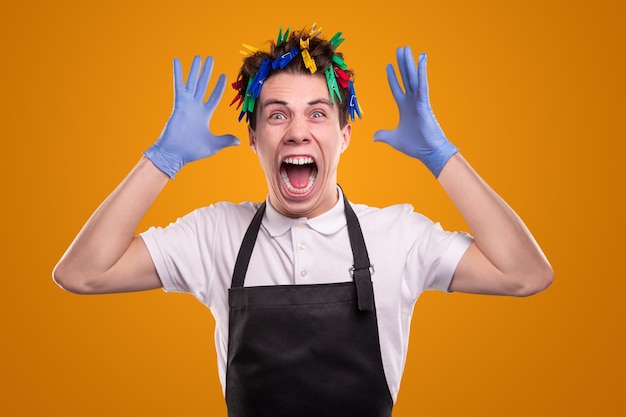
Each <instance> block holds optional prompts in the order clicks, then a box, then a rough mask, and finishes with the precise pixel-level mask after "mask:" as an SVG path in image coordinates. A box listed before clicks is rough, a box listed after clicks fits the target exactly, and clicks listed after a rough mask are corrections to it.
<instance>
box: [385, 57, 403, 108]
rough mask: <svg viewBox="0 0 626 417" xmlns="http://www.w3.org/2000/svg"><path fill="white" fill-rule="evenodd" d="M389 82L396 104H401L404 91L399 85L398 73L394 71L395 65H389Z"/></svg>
mask: <svg viewBox="0 0 626 417" xmlns="http://www.w3.org/2000/svg"><path fill="white" fill-rule="evenodd" d="M387 81H388V82H389V87H390V88H391V94H393V98H394V99H395V100H396V103H399V102H400V100H401V99H402V96H403V95H404V91H402V88H401V87H400V84H399V83H398V76H397V75H396V71H395V70H394V69H393V65H391V64H388V65H387Z"/></svg>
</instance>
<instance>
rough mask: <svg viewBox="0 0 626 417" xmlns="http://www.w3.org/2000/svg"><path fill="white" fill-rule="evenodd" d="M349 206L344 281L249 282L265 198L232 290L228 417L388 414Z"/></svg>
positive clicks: (362, 257)
mask: <svg viewBox="0 0 626 417" xmlns="http://www.w3.org/2000/svg"><path fill="white" fill-rule="evenodd" d="M344 205H345V214H346V221H347V226H348V233H349V236H350V245H351V246H352V253H353V256H354V265H353V266H352V267H351V268H349V271H350V272H351V273H352V277H353V280H352V281H348V282H342V283H332V284H314V285H275V286H259V287H244V286H243V284H244V280H245V276H246V271H247V269H248V264H249V261H250V256H251V255H252V250H253V248H254V244H255V242H256V237H257V234H258V232H259V229H260V227H261V220H262V219H263V214H264V213H265V203H263V205H261V207H260V208H259V210H258V211H257V213H256V214H255V216H254V218H253V219H252V222H251V223H250V226H249V227H248V230H247V231H246V234H245V236H244V239H243V242H242V244H241V248H240V250H239V254H238V256H237V261H236V263H235V269H234V272H233V279H232V285H231V289H230V290H229V305H230V315H229V318H230V322H229V337H228V362H227V370H226V404H227V406H228V415H229V417H252V416H254V417H261V416H267V417H280V416H289V417H308V416H311V417H327V416H328V417H331V416H336V417H349V416H354V417H357V416H358V417H369V416H371V417H383V416H387V417H388V416H391V409H392V407H393V400H392V398H391V394H390V393H389V387H388V385H387V380H386V378H385V374H384V370H383V363H382V358H381V353H380V343H379V338H378V324H377V320H376V310H375V306H374V291H373V287H372V280H371V265H370V262H369V257H368V254H367V248H366V246H365V241H364V239H363V234H362V232H361V227H360V225H359V221H358V219H357V217H356V215H355V213H354V211H353V210H352V207H351V206H350V204H349V203H348V201H347V199H346V198H345V196H344ZM319 262H324V260H323V259H320V260H319ZM337 273H338V274H347V273H348V266H346V271H337Z"/></svg>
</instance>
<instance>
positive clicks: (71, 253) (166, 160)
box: [53, 57, 239, 294]
mask: <svg viewBox="0 0 626 417" xmlns="http://www.w3.org/2000/svg"><path fill="white" fill-rule="evenodd" d="M201 65H202V60H201V59H200V57H195V58H194V60H193V64H192V66H191V70H190V72H189V76H188V78H187V82H186V84H184V83H183V79H182V68H181V64H180V61H179V60H178V59H175V60H174V95H175V98H174V108H173V111H172V114H171V115H170V118H169V120H168V121H167V123H166V125H165V128H164V129H163V131H162V133H161V136H160V137H159V138H158V140H157V141H156V142H155V143H154V145H152V146H151V147H150V148H149V149H148V150H147V151H146V152H145V153H144V155H145V156H144V157H143V158H142V159H141V160H140V161H139V163H138V164H137V165H136V166H135V167H134V169H133V170H132V171H131V172H130V173H129V174H128V176H127V177H126V178H125V179H124V181H122V183H121V184H120V185H119V186H118V187H117V188H116V189H115V190H114V191H113V192H112V193H111V195H109V196H108V197H107V199H106V200H105V201H104V202H103V203H102V204H101V205H100V206H99V207H98V208H97V209H96V211H95V212H94V213H93V215H92V216H91V217H90V219H89V220H88V221H87V223H86V224H85V225H84V226H83V228H82V230H81V231H80V232H79V233H78V235H77V236H76V238H75V239H74V241H73V242H72V244H71V245H70V247H69V248H68V250H67V251H66V253H65V254H64V255H63V257H62V258H61V260H60V261H59V263H58V264H57V265H56V267H55V268H54V271H53V278H54V280H55V281H56V282H57V284H59V285H60V286H61V287H62V288H64V289H66V290H68V291H71V292H76V293H81V294H93V293H112V292H128V291H141V290H148V289H154V288H159V287H160V286H161V282H160V280H159V277H158V275H157V273H156V270H155V268H154V265H153V264H152V260H151V258H150V255H149V254H148V251H147V249H146V247H145V245H144V243H143V240H142V239H141V238H140V237H138V236H135V231H136V229H137V226H138V225H139V222H140V221H141V219H142V218H143V216H144V215H145V213H146V212H147V210H148V209H149V208H150V206H151V205H152V203H153V202H154V200H155V199H156V198H157V196H158V195H159V194H160V193H161V191H162V190H163V188H164V187H165V185H166V184H167V182H168V180H169V179H170V178H174V176H175V175H176V173H177V172H178V170H180V168H182V167H183V165H185V164H186V163H189V162H192V161H196V160H199V159H202V158H206V157H209V156H211V155H213V154H214V153H216V152H217V151H219V150H220V149H223V148H225V147H227V146H231V145H236V144H238V143H239V141H238V140H237V138H235V137H234V136H232V135H223V136H215V135H213V134H212V133H211V132H210V131H209V122H210V119H211V116H212V114H213V111H214V110H215V108H216V107H217V104H218V103H219V101H220V99H221V97H222V94H223V92H224V87H225V83H226V78H225V77H224V76H223V75H221V76H220V77H219V79H218V81H217V83H216V86H215V89H214V90H213V92H212V93H211V94H210V96H209V98H208V100H207V101H206V102H205V101H204V96H205V94H206V91H207V87H208V84H209V79H210V77H211V72H212V70H213V59H212V58H210V57H209V58H207V59H206V60H205V62H204V65H203V66H202V71H201V72H200V66H201Z"/></svg>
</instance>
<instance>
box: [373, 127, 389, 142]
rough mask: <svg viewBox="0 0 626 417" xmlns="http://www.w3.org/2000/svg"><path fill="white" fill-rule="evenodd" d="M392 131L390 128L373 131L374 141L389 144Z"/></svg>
mask: <svg viewBox="0 0 626 417" xmlns="http://www.w3.org/2000/svg"><path fill="white" fill-rule="evenodd" d="M392 132H393V131H391V130H379V131H378V132H376V133H374V142H383V143H387V144H389V142H390V141H391V134H392Z"/></svg>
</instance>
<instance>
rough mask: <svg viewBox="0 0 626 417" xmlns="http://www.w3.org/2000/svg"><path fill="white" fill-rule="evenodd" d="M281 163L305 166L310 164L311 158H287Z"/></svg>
mask: <svg viewBox="0 0 626 417" xmlns="http://www.w3.org/2000/svg"><path fill="white" fill-rule="evenodd" d="M283 162H285V163H286V164H292V165H305V164H312V163H313V158H311V157H310V156H296V157H288V158H285V160H284V161H283Z"/></svg>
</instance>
